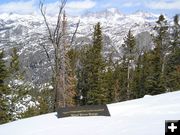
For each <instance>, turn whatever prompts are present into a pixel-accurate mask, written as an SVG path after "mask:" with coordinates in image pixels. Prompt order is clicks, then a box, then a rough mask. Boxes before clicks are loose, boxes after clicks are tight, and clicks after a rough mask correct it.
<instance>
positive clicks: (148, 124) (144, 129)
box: [0, 91, 180, 135]
mask: <svg viewBox="0 0 180 135" xmlns="http://www.w3.org/2000/svg"><path fill="white" fill-rule="evenodd" d="M108 108H109V111H110V113H111V117H104V116H91V117H68V118H60V119H58V118H57V117H56V113H51V114H46V115H41V116H36V117H32V118H27V119H23V120H19V121H15V122H11V123H8V124H4V125H0V134H1V135H164V134H165V120H180V91H177V92H171V93H167V94H162V95H157V96H145V97H144V98H141V99H137V100H131V101H126V102H121V103H116V104H110V105H108Z"/></svg>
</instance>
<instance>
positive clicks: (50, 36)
mask: <svg viewBox="0 0 180 135" xmlns="http://www.w3.org/2000/svg"><path fill="white" fill-rule="evenodd" d="M39 7H40V11H41V14H42V16H43V19H44V22H45V25H46V27H47V30H48V34H49V39H50V41H51V42H52V44H53V45H54V40H53V36H52V32H51V29H50V27H49V24H48V22H47V18H46V8H45V7H44V3H43V2H42V1H40V3H39Z"/></svg>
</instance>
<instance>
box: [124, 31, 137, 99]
mask: <svg viewBox="0 0 180 135" xmlns="http://www.w3.org/2000/svg"><path fill="white" fill-rule="evenodd" d="M123 51H124V64H125V65H126V67H127V79H126V80H127V99H130V98H132V97H131V96H132V89H131V84H132V80H133V76H132V74H133V64H134V61H135V52H136V40H135V37H134V36H133V34H132V32H131V30H129V32H128V34H127V36H126V37H125V38H124V44H123Z"/></svg>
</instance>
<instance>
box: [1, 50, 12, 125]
mask: <svg viewBox="0 0 180 135" xmlns="http://www.w3.org/2000/svg"><path fill="white" fill-rule="evenodd" d="M3 57H4V55H3V51H2V50H0V124H3V123H6V122H8V121H9V120H10V118H9V115H8V100H7V98H6V96H7V95H8V94H9V88H8V86H7V84H6V79H7V77H8V74H9V73H8V70H7V67H6V65H5V61H4V60H3Z"/></svg>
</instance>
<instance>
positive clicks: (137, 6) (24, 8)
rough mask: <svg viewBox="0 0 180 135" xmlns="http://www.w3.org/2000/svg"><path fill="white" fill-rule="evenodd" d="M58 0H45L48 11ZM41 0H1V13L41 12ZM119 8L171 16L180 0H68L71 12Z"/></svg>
mask: <svg viewBox="0 0 180 135" xmlns="http://www.w3.org/2000/svg"><path fill="white" fill-rule="evenodd" d="M57 1H58V0H45V2H46V4H47V5H46V6H47V12H49V13H51V14H55V13H56V12H57V5H58V2H57ZM59 1H60V0H59ZM38 5H39V0H0V13H3V12H6V13H10V12H13V13H19V14H29V13H38V12H39V8H38ZM112 7H113V8H118V9H119V10H120V12H122V13H126V14H129V13H134V12H136V11H139V10H140V11H146V12H152V13H158V14H165V15H168V16H170V17H172V16H174V15H175V14H180V0H67V4H66V10H67V12H68V13H69V14H72V15H80V14H83V13H86V12H89V11H93V12H96V11H101V10H103V9H106V8H112Z"/></svg>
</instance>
